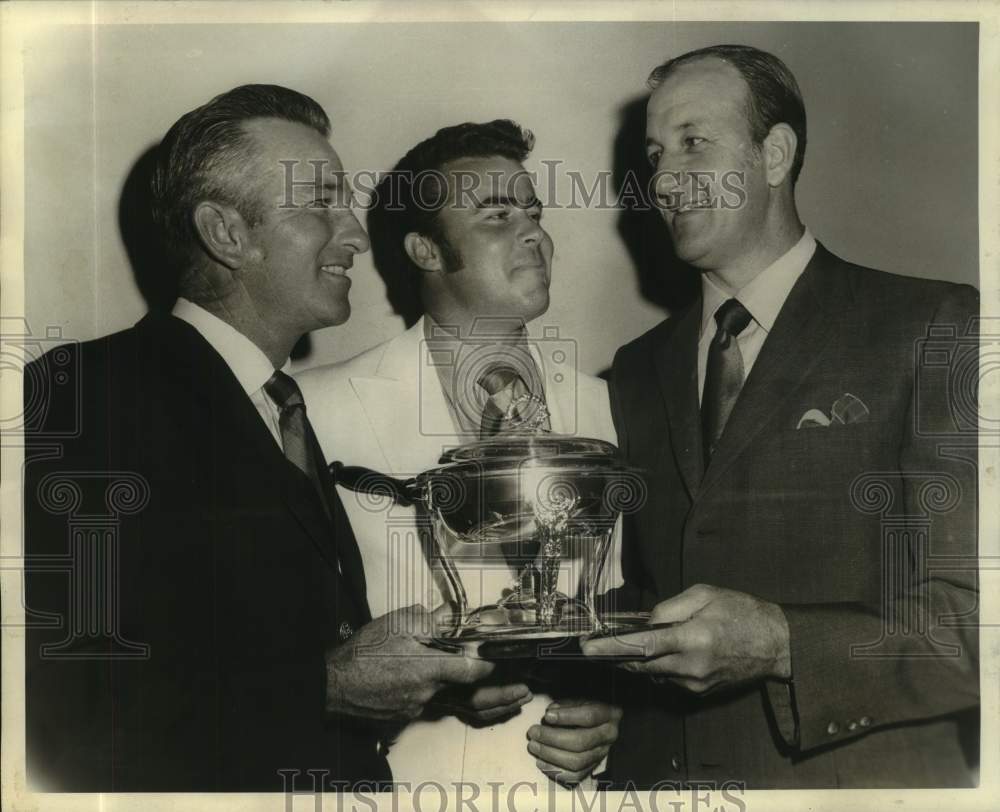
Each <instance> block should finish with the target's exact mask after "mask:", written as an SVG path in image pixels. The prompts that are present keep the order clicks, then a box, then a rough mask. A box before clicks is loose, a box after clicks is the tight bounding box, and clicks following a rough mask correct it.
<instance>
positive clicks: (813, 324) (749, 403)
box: [701, 243, 849, 492]
mask: <svg viewBox="0 0 1000 812" xmlns="http://www.w3.org/2000/svg"><path fill="white" fill-rule="evenodd" d="M837 261H838V260H837V259H836V258H835V257H833V255H832V254H830V253H829V252H828V251H826V249H824V248H823V246H821V245H819V244H818V243H817V245H816V252H815V253H814V255H813V258H812V259H811V260H810V261H809V264H808V265H807V266H806V269H805V270H804V271H803V272H802V275H801V276H800V277H799V279H798V281H797V282H796V283H795V285H794V287H793V288H792V290H791V292H790V293H789V294H788V298H787V299H786V300H785V304H784V305H783V306H782V308H781V311H780V312H779V313H778V318H777V319H776V320H775V322H774V327H773V329H772V330H771V333H770V334H769V335H768V336H767V339H766V340H765V341H764V346H763V347H762V348H761V351H760V355H758V356H757V360H756V362H755V363H754V365H753V369H752V370H751V371H750V375H749V376H748V377H747V380H746V384H745V385H744V387H743V390H742V392H741V393H740V396H739V398H738V399H737V401H736V405H735V406H734V407H733V411H732V414H731V415H730V417H729V422H728V423H727V424H726V429H725V432H724V433H723V435H722V438H721V439H720V441H719V445H718V447H717V448H716V450H715V453H714V454H713V455H712V459H711V461H710V463H709V466H708V470H707V471H706V472H705V479H704V481H703V482H702V489H701V490H702V492H705V491H707V490H708V489H709V488H711V487H712V485H714V484H715V483H716V482H717V481H718V480H719V478H720V477H721V476H722V475H723V474H724V473H725V472H726V471H727V470H728V469H729V467H730V466H731V465H732V464H733V462H734V461H735V460H736V459H737V458H738V457H739V456H740V454H742V453H743V451H744V450H745V449H746V447H747V445H749V443H750V441H751V440H753V438H754V437H756V436H757V435H758V434H759V433H760V432H761V431H762V430H763V429H764V428H765V427H766V426H767V425H768V423H769V422H770V421H771V420H773V419H774V418H775V416H776V414H777V412H778V411H779V409H778V406H779V405H780V404H781V403H782V402H783V401H784V400H786V399H787V398H788V396H789V395H790V394H791V393H792V391H793V390H794V389H796V388H797V387H798V386H799V385H801V384H802V382H803V381H804V380H805V379H806V377H807V376H808V375H809V373H810V372H811V371H812V370H813V368H814V367H815V366H816V363H817V362H818V361H819V359H820V356H821V355H822V351H823V348H824V346H825V345H826V343H827V341H828V340H829V338H830V335H831V334H832V332H833V327H834V325H835V319H834V318H832V315H831V314H834V313H837V312H842V309H843V308H845V307H847V306H849V305H848V304H847V303H846V301H847V298H848V292H847V291H846V290H844V289H842V288H841V286H840V276H839V275H837V274H832V273H827V270H828V269H829V267H830V266H831V265H832V264H833V263H836V262H837Z"/></svg>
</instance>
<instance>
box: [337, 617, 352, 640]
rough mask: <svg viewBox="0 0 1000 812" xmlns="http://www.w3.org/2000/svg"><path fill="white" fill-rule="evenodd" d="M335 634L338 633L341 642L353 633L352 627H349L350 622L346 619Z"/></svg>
mask: <svg viewBox="0 0 1000 812" xmlns="http://www.w3.org/2000/svg"><path fill="white" fill-rule="evenodd" d="M337 634H339V635H340V642H341V643H343V642H344V641H345V640H347V639H348V638H350V637H351V635H353V634H354V629H352V628H351V624H350V623H348V622H347V621H346V620H345V621H344V622H343V623H341V624H340V628H339V629H338V630H337Z"/></svg>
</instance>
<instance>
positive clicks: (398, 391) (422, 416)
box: [351, 319, 471, 476]
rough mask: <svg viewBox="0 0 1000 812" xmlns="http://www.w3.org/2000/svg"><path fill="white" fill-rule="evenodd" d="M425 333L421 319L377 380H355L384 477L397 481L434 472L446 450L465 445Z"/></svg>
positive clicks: (390, 349)
mask: <svg viewBox="0 0 1000 812" xmlns="http://www.w3.org/2000/svg"><path fill="white" fill-rule="evenodd" d="M423 329H424V328H423V319H421V320H420V321H418V322H417V323H416V324H415V325H414V326H413V327H411V328H410V329H409V330H407V331H406V332H405V333H403V334H402V335H401V336H398V337H397V338H395V339H394V340H393V341H391V342H390V343H389V345H388V346H387V347H386V351H385V354H384V355H383V356H382V360H381V361H380V363H379V365H378V368H377V369H376V371H375V374H374V376H370V377H354V378H351V386H352V387H353V389H354V392H355V394H356V395H357V397H358V401H359V402H360V403H361V408H362V409H363V410H364V412H365V415H366V416H367V418H368V422H369V424H370V425H371V427H372V433H373V434H374V435H375V439H376V441H377V442H378V444H379V447H380V449H381V450H382V456H383V457H384V458H385V461H386V465H387V468H386V471H385V472H386V473H389V474H393V475H395V476H413V475H415V474H418V473H420V472H421V471H424V470H426V469H427V468H430V467H433V466H434V465H436V464H437V461H438V458H439V457H440V456H441V452H442V451H443V450H444V449H445V448H446V447H451V446H454V445H457V444H458V443H460V442H461V441H462V440H461V439H460V438H459V437H458V436H456V434H455V427H454V422H453V420H452V417H451V412H450V411H449V409H448V403H447V401H446V400H445V397H444V393H443V392H442V391H441V383H440V381H439V379H438V374H437V371H436V370H435V369H434V367H432V366H431V365H430V364H429V363H428V362H427V358H426V357H425V356H426V347H425V344H424V341H423V335H424V334H423ZM468 439H471V438H468Z"/></svg>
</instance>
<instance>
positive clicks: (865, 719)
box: [858, 716, 872, 727]
mask: <svg viewBox="0 0 1000 812" xmlns="http://www.w3.org/2000/svg"><path fill="white" fill-rule="evenodd" d="M858 724H859V725H861V727H871V726H872V720H871V717H870V716H862V717H861V718H860V719H859V720H858Z"/></svg>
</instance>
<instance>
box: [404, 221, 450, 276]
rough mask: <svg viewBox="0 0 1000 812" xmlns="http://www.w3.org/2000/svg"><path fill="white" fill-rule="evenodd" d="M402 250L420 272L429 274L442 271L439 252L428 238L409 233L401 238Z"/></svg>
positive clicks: (412, 232)
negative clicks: (428, 272)
mask: <svg viewBox="0 0 1000 812" xmlns="http://www.w3.org/2000/svg"><path fill="white" fill-rule="evenodd" d="M403 248H405V249H406V255H407V256H408V257H409V258H410V259H411V260H412V261H413V264H414V265H416V266H417V267H418V268H420V270H422V271H431V272H434V271H441V270H443V265H442V263H441V252H440V251H439V250H438V247H437V245H436V244H435V242H434V240H432V239H431V238H430V237H425V236H424V235H423V234H418V233H417V232H416V231H411V232H409V233H408V234H407V235H406V236H405V237H403Z"/></svg>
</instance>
